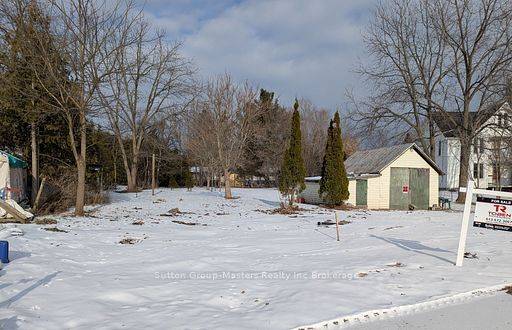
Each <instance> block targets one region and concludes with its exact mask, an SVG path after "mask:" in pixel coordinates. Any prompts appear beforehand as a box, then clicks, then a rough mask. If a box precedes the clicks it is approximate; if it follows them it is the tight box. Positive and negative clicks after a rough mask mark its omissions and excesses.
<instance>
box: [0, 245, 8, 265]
mask: <svg viewBox="0 0 512 330" xmlns="http://www.w3.org/2000/svg"><path fill="white" fill-rule="evenodd" d="M0 261H2V263H4V264H6V263H8V262H9V242H7V241H0Z"/></svg>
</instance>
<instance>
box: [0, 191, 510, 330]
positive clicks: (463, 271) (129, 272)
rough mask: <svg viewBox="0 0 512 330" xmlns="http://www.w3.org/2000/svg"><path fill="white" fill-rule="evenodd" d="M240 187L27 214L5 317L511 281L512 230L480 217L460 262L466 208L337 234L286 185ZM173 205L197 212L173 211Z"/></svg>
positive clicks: (339, 309)
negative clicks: (52, 214)
mask: <svg viewBox="0 0 512 330" xmlns="http://www.w3.org/2000/svg"><path fill="white" fill-rule="evenodd" d="M235 195H237V196H240V198H239V199H234V200H224V199H223V198H222V193H220V192H209V191H205V190H202V189H195V190H194V191H193V192H186V191H185V190H165V189H164V190H161V191H159V193H158V194H157V195H156V196H154V197H153V196H151V192H150V191H144V192H143V193H140V194H137V195H135V194H115V193H114V194H112V198H113V202H112V203H111V204H109V205H105V206H103V207H99V208H97V209H95V210H94V211H93V212H92V213H91V216H90V217H88V218H74V217H60V218H57V220H58V221H59V222H58V224H57V225H45V226H44V225H35V224H33V225H20V226H19V228H21V229H23V231H24V232H25V235H24V236H16V237H9V238H8V240H9V243H10V245H11V259H12V261H11V263H10V264H8V265H5V266H4V269H3V270H0V328H2V327H3V328H6V329H15V328H20V329H40V328H45V329H54V328H73V329H90V328H96V329H123V328H136V327H141V326H146V327H148V328H155V329H171V328H172V329H214V328H216V329H256V328H257V329H267V328H269V329H287V328H292V327H298V326H301V325H305V324H314V323H317V322H320V321H323V320H330V319H334V318H338V317H342V316H344V315H351V314H356V313H360V312H364V311H368V310H372V309H384V308H391V307H393V306H400V305H407V304H414V303H418V302H424V301H430V300H435V299H438V298H441V297H446V296H451V295H453V294H456V293H461V292H467V291H470V290H474V289H478V288H482V287H487V286H491V285H498V284H505V283H507V282H510V281H512V261H511V260H512V249H511V248H510V247H511V244H510V243H511V242H512V235H511V233H507V232H498V231H490V230H486V229H481V228H471V229H470V232H469V236H468V244H467V248H468V251H470V252H474V253H477V255H478V259H466V260H465V265H464V267H462V268H457V267H455V266H454V265H453V262H454V260H455V256H456V248H457V244H458V235H459V230H460V218H461V213H458V212H441V211H439V212H429V211H416V212H405V211H404V212H388V211H369V212H366V211H351V212H342V213H341V218H342V219H343V220H348V221H351V223H350V224H347V225H343V226H342V227H341V242H337V241H336V239H335V237H336V234H335V228H334V227H333V226H331V227H318V226H317V221H325V220H329V219H333V213H332V212H331V211H329V210H325V209H321V208H317V207H314V206H305V207H306V208H307V209H308V210H307V211H304V212H301V214H298V215H279V214H268V213H266V212H267V211H269V210H272V209H274V208H275V207H277V205H278V201H279V199H278V194H277V192H276V191H275V190H271V189H240V190H235ZM172 208H179V210H180V211H182V212H190V213H185V214H180V215H177V216H175V217H169V216H161V214H164V213H166V212H167V211H168V210H170V209H172ZM176 220H177V221H181V222H194V223H198V225H196V226H190V225H186V224H180V223H174V222H172V221H176ZM134 223H135V224H134ZM45 227H46V228H53V227H57V228H58V229H61V230H65V231H66V232H54V231H47V230H44V228H45ZM123 239H134V240H132V241H134V243H135V244H120V241H121V240H123ZM505 298H510V299H511V300H512V296H509V295H507V296H505ZM505 298H504V299H505ZM509 314H510V313H509ZM510 317H511V318H512V316H510Z"/></svg>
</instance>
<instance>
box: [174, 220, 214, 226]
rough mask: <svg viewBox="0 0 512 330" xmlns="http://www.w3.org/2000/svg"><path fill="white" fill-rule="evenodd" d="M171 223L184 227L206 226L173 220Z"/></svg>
mask: <svg viewBox="0 0 512 330" xmlns="http://www.w3.org/2000/svg"><path fill="white" fill-rule="evenodd" d="M172 222H174V223H177V224H179V225H185V226H208V225H207V224H206V223H197V222H187V221H179V220H173V221H172Z"/></svg>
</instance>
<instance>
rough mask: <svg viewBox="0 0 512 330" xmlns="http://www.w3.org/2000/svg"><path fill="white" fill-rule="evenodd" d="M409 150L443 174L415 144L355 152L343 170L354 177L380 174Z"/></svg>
mask: <svg viewBox="0 0 512 330" xmlns="http://www.w3.org/2000/svg"><path fill="white" fill-rule="evenodd" d="M409 149H414V150H415V151H416V152H417V153H418V154H419V155H420V156H421V157H422V158H423V159H424V160H425V161H426V162H427V163H428V164H429V165H430V166H431V167H432V168H433V169H434V170H436V172H437V173H439V174H441V175H442V174H444V173H443V171H442V170H441V169H440V168H439V166H437V164H436V163H435V162H434V161H433V160H432V159H431V158H430V157H429V156H428V155H427V154H426V153H424V152H423V150H421V148H420V147H418V146H417V145H416V144H415V143H406V144H400V145H396V146H391V147H384V148H379V149H372V150H362V151H357V152H356V153H354V154H353V155H352V156H350V157H349V158H348V159H347V160H346V161H345V169H346V171H347V173H348V174H354V175H361V174H376V173H380V172H381V171H382V170H384V169H385V168H386V167H388V166H389V165H390V164H391V163H392V162H393V161H395V160H396V159H397V158H398V157H400V156H402V155H403V154H404V153H405V152H406V151H407V150H409Z"/></svg>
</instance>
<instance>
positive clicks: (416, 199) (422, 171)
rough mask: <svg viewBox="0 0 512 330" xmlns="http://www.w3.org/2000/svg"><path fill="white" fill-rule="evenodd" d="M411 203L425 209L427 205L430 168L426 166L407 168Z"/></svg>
mask: <svg viewBox="0 0 512 330" xmlns="http://www.w3.org/2000/svg"><path fill="white" fill-rule="evenodd" d="M409 171H410V172H409V182H410V190H411V192H410V195H411V204H412V205H414V206H416V208H418V209H422V210H426V209H428V205H429V192H430V189H429V188H430V184H429V183H430V170H429V169H428V168H411V169H410V170H409Z"/></svg>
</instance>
